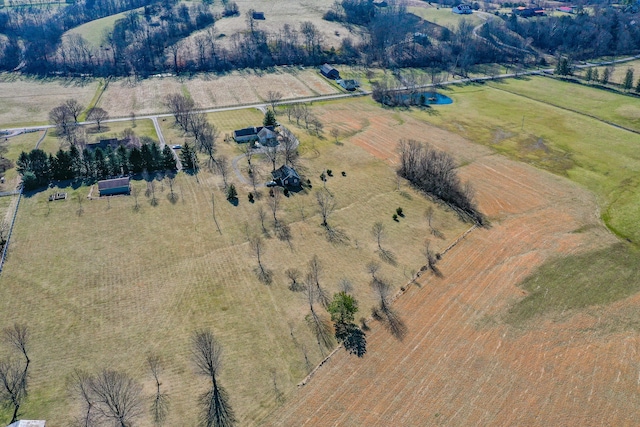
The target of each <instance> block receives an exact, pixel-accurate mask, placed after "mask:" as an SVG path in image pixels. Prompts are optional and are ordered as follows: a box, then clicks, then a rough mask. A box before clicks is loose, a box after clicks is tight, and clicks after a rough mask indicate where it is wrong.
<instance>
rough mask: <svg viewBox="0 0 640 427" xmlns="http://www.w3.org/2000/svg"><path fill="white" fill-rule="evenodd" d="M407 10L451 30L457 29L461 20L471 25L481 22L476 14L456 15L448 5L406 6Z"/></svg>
mask: <svg viewBox="0 0 640 427" xmlns="http://www.w3.org/2000/svg"><path fill="white" fill-rule="evenodd" d="M407 10H408V11H409V12H411V13H413V14H414V15H416V16H419V17H420V18H422V19H424V20H425V21H429V22H432V23H434V24H437V25H440V26H441V27H446V28H449V29H451V30H457V29H458V26H459V25H460V22H462V21H463V20H464V21H466V22H467V23H469V24H471V25H472V26H476V25H478V24H480V23H482V22H484V21H483V20H482V18H480V17H479V16H478V15H477V14H475V13H473V14H471V15H457V14H455V13H453V12H452V11H451V8H450V7H435V6H428V7H427V6H426V5H425V6H424V7H423V6H420V7H415V6H414V7H408V8H407Z"/></svg>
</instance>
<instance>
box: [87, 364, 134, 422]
mask: <svg viewBox="0 0 640 427" xmlns="http://www.w3.org/2000/svg"><path fill="white" fill-rule="evenodd" d="M77 380H78V381H81V383H79V384H77V385H76V390H78V391H80V392H81V393H83V395H84V398H85V399H86V403H87V406H85V408H84V411H88V412H85V416H88V415H89V414H90V415H91V417H93V416H94V415H95V420H96V421H98V422H100V423H108V424H111V425H115V426H118V427H130V426H131V425H132V423H133V421H134V420H135V419H136V418H138V417H139V416H140V415H141V414H142V412H143V410H142V408H143V398H142V387H141V386H140V385H139V384H138V383H137V382H136V381H134V380H133V379H132V378H131V377H129V376H128V375H127V374H125V373H123V372H119V371H113V370H109V369H105V370H103V371H101V372H100V373H99V374H97V375H96V376H85V375H82V374H81V375H78V376H77ZM87 408H88V409H87ZM91 411H93V412H92V413H91ZM85 419H86V418H85Z"/></svg>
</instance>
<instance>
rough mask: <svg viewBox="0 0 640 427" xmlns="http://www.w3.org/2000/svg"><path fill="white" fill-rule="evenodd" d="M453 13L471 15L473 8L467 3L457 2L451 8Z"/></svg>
mask: <svg viewBox="0 0 640 427" xmlns="http://www.w3.org/2000/svg"><path fill="white" fill-rule="evenodd" d="M451 11H452V12H453V13H457V14H458V15H471V14H472V13H473V9H471V6H469V5H468V4H459V5H457V6H454V7H452V8H451Z"/></svg>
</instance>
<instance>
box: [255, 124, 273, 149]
mask: <svg viewBox="0 0 640 427" xmlns="http://www.w3.org/2000/svg"><path fill="white" fill-rule="evenodd" d="M258 142H259V143H260V145H262V146H269V147H275V146H276V145H278V137H277V135H276V133H275V132H274V131H273V130H271V129H269V128H267V127H263V128H262V129H260V132H258Z"/></svg>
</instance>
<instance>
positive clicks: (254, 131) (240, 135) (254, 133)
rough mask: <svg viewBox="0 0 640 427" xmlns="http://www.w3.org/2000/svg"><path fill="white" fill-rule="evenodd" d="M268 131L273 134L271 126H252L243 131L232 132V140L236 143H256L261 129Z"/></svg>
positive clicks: (273, 129)
mask: <svg viewBox="0 0 640 427" xmlns="http://www.w3.org/2000/svg"><path fill="white" fill-rule="evenodd" d="M263 128H265V129H268V130H270V131H271V132H275V128H274V127H273V126H252V127H248V128H244V129H238V130H234V131H233V139H234V140H235V141H236V142H237V143H238V144H240V143H243V142H253V141H258V139H259V138H258V133H259V132H260V131H261V130H262V129H263Z"/></svg>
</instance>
